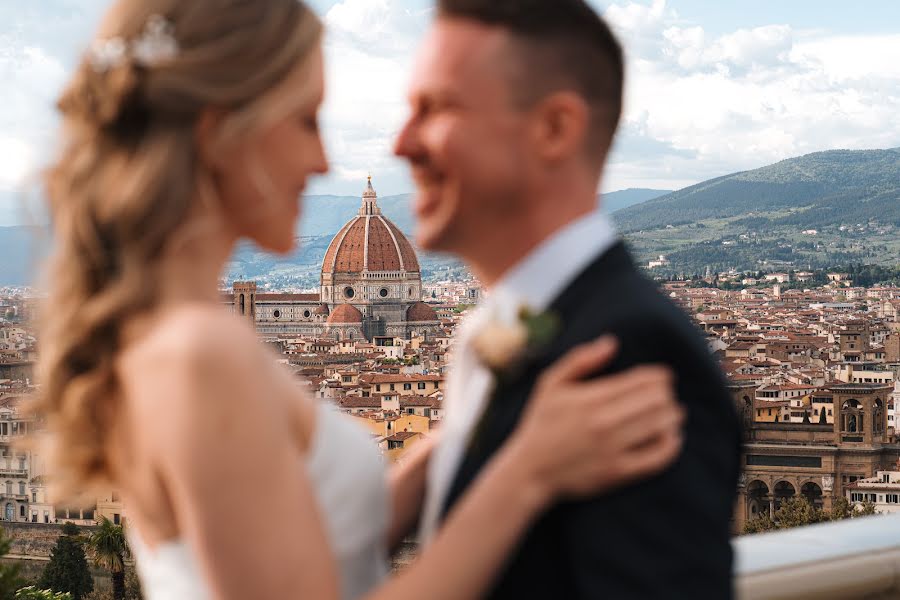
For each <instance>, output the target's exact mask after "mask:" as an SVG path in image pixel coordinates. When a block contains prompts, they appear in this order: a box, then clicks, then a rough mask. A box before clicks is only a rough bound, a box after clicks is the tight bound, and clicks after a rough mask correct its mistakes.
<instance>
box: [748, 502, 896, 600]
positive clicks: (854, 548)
mask: <svg viewBox="0 0 900 600" xmlns="http://www.w3.org/2000/svg"><path fill="white" fill-rule="evenodd" d="M733 545H734V549H735V559H736V560H735V570H736V575H737V577H736V589H737V592H738V594H737V597H738V598H739V599H740V600H757V599H762V598H765V599H770V598H771V599H776V598H778V599H782V598H783V599H787V598H791V599H807V598H808V599H815V600H832V599H838V598H841V599H844V598H847V599H849V598H854V599H856V598H860V599H868V600H880V599H886V598H900V514H895V515H881V516H873V517H862V518H857V519H853V520H849V521H840V522H836V523H824V524H818V525H810V526H808V527H802V528H797V529H791V530H786V531H777V532H773V533H762V534H757V535H748V536H742V537H739V538H736V539H735V540H734V542H733Z"/></svg>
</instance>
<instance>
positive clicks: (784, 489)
mask: <svg viewBox="0 0 900 600" xmlns="http://www.w3.org/2000/svg"><path fill="white" fill-rule="evenodd" d="M796 493H797V490H796V489H794V486H793V485H792V484H791V483H788V482H787V481H779V482H778V483H776V484H775V494H774V495H775V510H778V509H779V508H781V503H782V502H784V501H785V500H787V499H788V498H793V497H794V495H795V494H796Z"/></svg>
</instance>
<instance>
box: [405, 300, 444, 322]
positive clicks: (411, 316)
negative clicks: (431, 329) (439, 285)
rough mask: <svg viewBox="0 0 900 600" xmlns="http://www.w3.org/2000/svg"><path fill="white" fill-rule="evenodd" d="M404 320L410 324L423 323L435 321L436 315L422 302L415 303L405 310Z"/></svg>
mask: <svg viewBox="0 0 900 600" xmlns="http://www.w3.org/2000/svg"><path fill="white" fill-rule="evenodd" d="M406 320H407V321H410V322H412V323H421V322H423V321H437V320H438V316H437V313H436V312H434V309H433V308H431V307H430V306H428V305H427V304H425V303H424V302H416V303H415V304H413V305H412V306H410V307H409V308H408V309H407V310H406Z"/></svg>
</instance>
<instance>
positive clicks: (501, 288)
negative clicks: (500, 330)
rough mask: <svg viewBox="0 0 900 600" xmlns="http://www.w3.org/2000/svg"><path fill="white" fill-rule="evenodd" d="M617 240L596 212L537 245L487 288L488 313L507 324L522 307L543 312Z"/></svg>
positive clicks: (611, 226)
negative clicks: (488, 292)
mask: <svg viewBox="0 0 900 600" xmlns="http://www.w3.org/2000/svg"><path fill="white" fill-rule="evenodd" d="M617 239H618V238H617V236H616V232H615V228H614V227H613V224H612V222H611V221H610V219H609V217H607V216H606V215H605V214H603V213H602V212H600V211H599V210H598V211H595V212H593V213H590V214H588V215H585V216H584V217H581V218H580V219H577V220H575V221H573V222H571V223H569V224H568V225H566V226H565V227H563V228H562V229H560V230H559V231H557V232H556V233H554V234H553V235H552V236H550V237H549V238H547V239H546V240H544V241H543V242H541V244H540V245H538V247H537V248H535V249H534V250H532V251H531V253H529V254H528V255H527V256H526V257H525V258H523V259H522V260H520V261H519V262H518V263H517V264H516V265H515V266H513V267H512V268H511V269H510V270H509V271H507V272H506V274H505V275H504V276H503V277H502V278H501V279H500V280H499V281H498V282H497V283H496V285H494V286H493V287H492V288H491V290H490V296H489V297H488V302H487V303H488V304H489V306H490V307H491V312H492V313H494V314H495V315H496V316H497V317H499V318H501V319H502V320H504V321H509V320H511V319H514V318H515V315H516V312H517V311H518V309H519V307H520V306H521V305H523V304H524V305H526V306H528V308H529V309H531V310H532V311H533V312H542V311H545V310H547V309H548V308H549V307H550V304H551V303H552V302H553V300H554V299H555V298H557V297H558V296H559V295H560V294H561V293H562V292H563V290H565V289H566V287H567V286H568V285H569V284H571V283H572V281H574V280H575V278H576V277H577V276H578V274H579V273H581V272H582V271H584V269H586V268H587V267H588V265H589V264H590V263H591V262H592V261H593V260H596V259H597V258H599V257H600V256H601V255H603V254H604V253H606V251H607V250H609V249H610V248H611V247H612V246H613V245H614V244H615V243H616V241H617Z"/></svg>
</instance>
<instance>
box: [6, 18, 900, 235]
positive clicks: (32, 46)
mask: <svg viewBox="0 0 900 600" xmlns="http://www.w3.org/2000/svg"><path fill="white" fill-rule="evenodd" d="M590 1H591V2H592V3H594V4H595V5H597V6H599V5H600V3H601V0H590ZM604 3H605V0H604ZM107 4H108V0H39V1H36V2H34V1H32V2H18V3H13V2H7V3H0V78H2V81H3V83H4V91H3V94H2V95H0V132H2V137H0V192H2V191H3V189H5V188H9V187H10V186H12V185H14V184H16V183H17V182H19V181H21V180H22V179H23V178H24V177H26V176H27V175H28V174H29V173H30V172H33V170H34V169H36V168H37V167H38V166H39V165H40V163H41V162H42V161H43V160H45V159H46V156H47V155H48V154H49V152H50V151H52V148H53V142H52V140H53V134H54V128H55V118H54V113H53V108H52V103H53V100H54V98H55V97H56V95H57V93H58V91H59V88H60V86H61V85H62V84H63V82H64V80H65V75H66V72H67V71H68V69H69V68H70V67H71V65H72V64H73V63H74V62H75V59H76V58H77V56H78V51H79V49H80V48H81V47H83V46H84V44H85V43H86V41H87V40H88V39H89V37H90V35H91V32H92V31H93V29H94V27H95V26H96V23H97V20H98V18H99V14H100V12H101V11H102V9H103V7H104V6H105V5H107ZM317 5H318V6H330V8H328V9H327V10H324V17H323V18H324V20H325V22H326V25H327V28H328V32H327V37H326V59H327V70H328V88H329V89H328V96H327V100H326V106H325V110H324V114H323V125H324V131H325V137H326V143H327V146H328V149H329V154H330V158H331V163H332V173H331V174H330V175H329V176H328V177H327V178H325V179H323V180H322V181H319V182H317V183H316V185H315V186H314V190H315V191H317V192H321V193H341V194H344V193H347V194H350V193H353V194H355V193H358V192H359V191H360V190H361V189H362V185H363V183H364V175H365V174H367V173H369V172H372V173H373V175H374V176H375V182H376V184H377V185H378V188H379V192H381V193H383V194H385V193H401V192H405V191H409V190H410V189H411V183H410V181H409V178H408V176H407V174H406V170H405V167H404V165H403V163H402V162H400V161H398V160H396V159H394V158H393V157H392V155H391V144H392V143H393V139H394V136H395V134H396V132H397V130H398V128H399V127H400V125H401V124H402V122H403V119H404V117H405V115H406V111H407V108H406V101H405V92H406V89H407V81H408V76H409V73H410V69H411V63H412V58H413V55H414V52H415V48H416V47H417V45H418V39H419V37H420V36H421V35H422V33H423V32H424V31H425V29H426V28H427V26H428V22H429V19H430V11H429V10H427V9H425V8H423V7H425V6H426V5H427V3H425V2H419V1H418V0H417V1H416V2H410V0H340V1H338V2H331V1H330V0H328V1H326V0H321V1H320V2H318V3H317ZM677 6H678V3H677V0H671V1H670V2H667V1H666V0H618V1H616V2H614V3H612V4H611V5H610V6H609V7H608V8H607V9H606V10H605V13H604V14H605V17H606V18H607V19H608V20H609V22H610V23H612V24H613V26H614V28H615V29H616V31H617V32H618V33H619V36H620V38H621V39H622V41H623V44H624V46H625V48H626V53H627V56H628V74H629V75H628V94H627V101H626V113H625V119H624V124H623V128H622V134H621V135H620V138H619V140H618V142H617V147H616V150H615V152H614V154H613V157H612V163H611V165H610V168H609V169H608V173H607V177H606V180H605V188H606V189H621V188H624V187H672V188H675V187H681V186H684V185H689V184H691V183H696V182H698V181H701V180H704V179H707V178H710V177H715V176H718V175H723V174H727V173H731V172H734V171H737V170H742V169H748V168H754V167H758V166H762V165H765V164H768V163H771V162H774V161H777V160H780V159H782V158H786V157H789V156H795V155H798V154H803V153H806V152H813V151H816V150H823V149H828V148H838V147H846V148H866V147H896V146H900V60H897V58H896V57H897V56H900V35H880V36H877V35H869V36H862V35H856V36H852V35H846V34H844V33H842V32H839V31H838V32H828V31H810V30H807V29H804V28H803V24H802V23H779V22H771V23H769V24H767V25H764V26H761V27H755V28H750V27H744V28H738V29H734V30H732V31H726V32H724V33H717V34H713V33H711V32H710V30H709V29H708V28H707V27H706V25H707V23H704V22H689V21H687V20H685V19H684V18H683V17H682V16H681V15H680V14H679V13H678V12H677V10H676V8H677ZM411 7H414V8H411ZM757 21H758V19H757ZM0 196H2V194H0ZM2 202H3V201H2V198H0V203H2ZM0 214H2V211H0ZM2 224H8V223H3V222H0V225H2Z"/></svg>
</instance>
